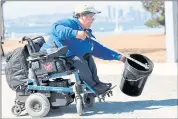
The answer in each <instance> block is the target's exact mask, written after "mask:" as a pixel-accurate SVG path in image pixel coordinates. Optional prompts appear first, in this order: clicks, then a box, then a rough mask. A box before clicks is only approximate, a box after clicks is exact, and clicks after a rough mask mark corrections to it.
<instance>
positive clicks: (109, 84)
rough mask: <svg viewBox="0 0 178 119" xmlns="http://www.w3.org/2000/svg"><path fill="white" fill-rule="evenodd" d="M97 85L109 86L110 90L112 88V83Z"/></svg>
mask: <svg viewBox="0 0 178 119" xmlns="http://www.w3.org/2000/svg"><path fill="white" fill-rule="evenodd" d="M97 84H100V85H103V86H109V88H110V87H111V86H112V84H111V83H103V82H99V83H97Z"/></svg>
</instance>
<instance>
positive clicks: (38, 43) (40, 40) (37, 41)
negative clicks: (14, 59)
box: [22, 36, 45, 54]
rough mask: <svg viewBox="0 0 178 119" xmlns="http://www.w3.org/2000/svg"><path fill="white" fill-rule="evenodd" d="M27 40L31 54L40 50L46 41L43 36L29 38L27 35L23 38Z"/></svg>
mask: <svg viewBox="0 0 178 119" xmlns="http://www.w3.org/2000/svg"><path fill="white" fill-rule="evenodd" d="M25 40H26V41H27V42H28V44H27V48H28V51H29V54H32V53H37V52H39V51H40V48H41V47H42V46H43V44H44V43H45V40H44V37H42V36H38V37H35V38H29V37H26V36H25V37H23V38H22V41H25Z"/></svg>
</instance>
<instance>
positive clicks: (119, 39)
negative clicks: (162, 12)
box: [3, 34, 166, 63]
mask: <svg viewBox="0 0 178 119" xmlns="http://www.w3.org/2000/svg"><path fill="white" fill-rule="evenodd" d="M46 39H47V38H46ZM97 40H98V41H99V42H100V43H102V44H103V45H104V46H106V47H108V48H110V49H113V50H115V51H119V52H122V53H125V54H132V53H139V54H142V55H145V56H147V57H148V58H150V59H151V60H152V61H153V62H165V60H166V49H165V47H166V44H165V35H164V34H163V35H160V34H159V35H149V34H117V35H108V36H105V37H97ZM19 41H20V38H19V39H13V40H6V41H5V42H4V44H3V49H4V51H5V52H6V53H7V52H9V51H12V50H13V49H15V48H17V47H20V46H23V45H24V44H25V43H23V44H21V43H19ZM95 61H96V62H102V63H108V62H110V63H120V62H118V61H112V62H111V61H104V60H101V59H98V58H95Z"/></svg>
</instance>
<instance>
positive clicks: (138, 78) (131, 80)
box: [122, 74, 147, 81]
mask: <svg viewBox="0 0 178 119" xmlns="http://www.w3.org/2000/svg"><path fill="white" fill-rule="evenodd" d="M122 77H124V75H123V74H122ZM144 77H147V76H141V77H140V78H138V79H136V80H133V79H127V78H125V77H124V79H125V80H127V81H138V80H140V79H142V78H144Z"/></svg>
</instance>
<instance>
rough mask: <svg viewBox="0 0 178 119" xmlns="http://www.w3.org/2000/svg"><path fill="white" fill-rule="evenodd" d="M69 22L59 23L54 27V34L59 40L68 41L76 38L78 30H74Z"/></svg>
mask: <svg viewBox="0 0 178 119" xmlns="http://www.w3.org/2000/svg"><path fill="white" fill-rule="evenodd" d="M70 26H71V24H70V23H69V21H68V22H66V23H62V22H57V23H55V24H53V25H52V34H53V35H55V36H56V37H58V39H59V40H67V39H72V38H76V34H77V30H73V29H72V28H71V27H70Z"/></svg>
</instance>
